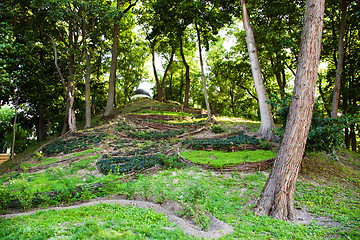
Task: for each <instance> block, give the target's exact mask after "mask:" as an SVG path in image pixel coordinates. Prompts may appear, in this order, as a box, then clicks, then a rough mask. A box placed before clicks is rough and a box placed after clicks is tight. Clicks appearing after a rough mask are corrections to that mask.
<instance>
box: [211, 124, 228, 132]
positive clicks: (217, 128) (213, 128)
mask: <svg viewBox="0 0 360 240" xmlns="http://www.w3.org/2000/svg"><path fill="white" fill-rule="evenodd" d="M210 130H211V131H212V132H213V133H223V132H225V129H224V128H223V127H222V126H221V125H212V126H210Z"/></svg>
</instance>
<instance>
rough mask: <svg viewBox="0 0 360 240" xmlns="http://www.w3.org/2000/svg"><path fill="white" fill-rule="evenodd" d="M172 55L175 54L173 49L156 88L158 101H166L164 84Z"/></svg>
mask: <svg viewBox="0 0 360 240" xmlns="http://www.w3.org/2000/svg"><path fill="white" fill-rule="evenodd" d="M174 55H175V50H174V49H173V50H172V52H171V55H170V60H169V63H168V65H167V66H166V69H165V72H164V75H163V78H162V81H161V84H159V86H160V88H158V101H160V102H166V93H165V86H166V78H167V76H168V74H169V71H170V68H171V65H172V64H173V62H174Z"/></svg>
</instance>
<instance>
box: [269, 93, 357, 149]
mask: <svg viewBox="0 0 360 240" xmlns="http://www.w3.org/2000/svg"><path fill="white" fill-rule="evenodd" d="M290 103H291V96H286V97H284V98H283V99H279V98H277V97H274V96H272V98H271V99H270V100H269V104H270V105H271V106H272V107H273V108H275V109H277V110H276V112H275V116H276V117H277V118H278V120H279V122H280V123H281V124H282V127H281V128H278V129H277V130H276V134H277V135H278V136H279V137H281V138H282V137H283V135H284V130H285V126H286V121H287V115H288V113H289V108H290ZM359 121H360V116H356V115H342V116H341V117H338V118H336V119H332V118H326V117H324V115H323V114H322V112H321V111H320V104H319V103H316V104H315V106H314V110H313V118H312V121H311V126H310V131H309V135H308V139H307V143H306V151H309V152H319V151H324V152H326V153H330V154H331V153H333V151H334V150H337V149H339V147H340V146H341V145H342V144H343V143H344V133H343V130H344V128H346V127H349V126H350V125H351V124H354V123H356V122H359Z"/></svg>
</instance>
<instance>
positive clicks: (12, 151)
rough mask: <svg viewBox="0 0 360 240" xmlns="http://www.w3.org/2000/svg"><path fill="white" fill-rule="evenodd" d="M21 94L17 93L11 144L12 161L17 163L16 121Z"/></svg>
mask: <svg viewBox="0 0 360 240" xmlns="http://www.w3.org/2000/svg"><path fill="white" fill-rule="evenodd" d="M19 99H20V98H19V93H17V96H16V101H15V106H14V107H15V117H14V124H13V139H12V144H11V161H12V162H15V139H16V119H17V115H18V106H19Z"/></svg>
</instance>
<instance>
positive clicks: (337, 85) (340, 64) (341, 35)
mask: <svg viewBox="0 0 360 240" xmlns="http://www.w3.org/2000/svg"><path fill="white" fill-rule="evenodd" d="M346 15H347V0H342V7H341V21H340V30H339V43H338V61H337V66H336V75H335V87H334V93H333V100H332V107H331V118H336V117H337V113H338V108H339V98H340V86H341V72H342V68H343V63H344V35H345V28H346Z"/></svg>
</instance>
